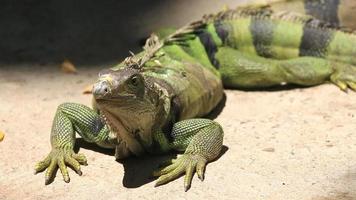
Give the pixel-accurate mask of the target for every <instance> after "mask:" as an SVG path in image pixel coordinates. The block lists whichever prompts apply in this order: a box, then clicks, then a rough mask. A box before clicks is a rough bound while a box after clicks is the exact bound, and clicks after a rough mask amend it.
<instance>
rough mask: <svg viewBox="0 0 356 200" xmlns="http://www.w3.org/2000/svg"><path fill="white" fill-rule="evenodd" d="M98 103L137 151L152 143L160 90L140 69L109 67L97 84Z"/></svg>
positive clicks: (112, 126)
mask: <svg viewBox="0 0 356 200" xmlns="http://www.w3.org/2000/svg"><path fill="white" fill-rule="evenodd" d="M93 95H94V99H95V102H96V106H97V108H98V109H99V111H100V113H101V115H102V116H103V118H104V119H105V120H106V122H107V124H108V125H109V126H110V129H111V130H112V131H113V132H115V134H116V137H117V139H118V141H119V143H120V142H125V146H126V147H127V148H128V149H129V150H130V151H131V152H132V153H134V154H139V153H140V151H142V149H143V146H146V145H147V146H149V145H151V143H152V135H151V133H152V126H154V125H155V124H156V121H157V117H158V116H159V113H160V111H161V110H162V106H161V105H160V103H159V92H158V91H156V90H154V89H153V88H152V84H151V83H150V82H149V81H148V79H147V78H146V77H145V76H144V74H143V73H142V72H141V70H140V69H137V68H135V67H129V66H128V67H123V68H120V69H118V70H105V71H103V72H101V73H100V74H99V78H98V80H97V82H96V83H95V84H94V87H93Z"/></svg>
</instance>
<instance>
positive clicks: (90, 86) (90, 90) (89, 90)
mask: <svg viewBox="0 0 356 200" xmlns="http://www.w3.org/2000/svg"><path fill="white" fill-rule="evenodd" d="M92 90H93V85H92V84H90V85H87V86H85V88H84V90H83V94H91V93H92Z"/></svg>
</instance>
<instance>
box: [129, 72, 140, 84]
mask: <svg viewBox="0 0 356 200" xmlns="http://www.w3.org/2000/svg"><path fill="white" fill-rule="evenodd" d="M138 82H139V81H138V77H137V76H136V75H134V76H132V77H131V80H130V83H131V85H133V86H137V85H138Z"/></svg>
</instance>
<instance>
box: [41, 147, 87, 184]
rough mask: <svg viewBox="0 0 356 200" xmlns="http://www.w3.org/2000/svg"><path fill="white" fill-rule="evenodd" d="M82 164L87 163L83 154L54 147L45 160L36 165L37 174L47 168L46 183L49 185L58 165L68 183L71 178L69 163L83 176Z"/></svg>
mask: <svg viewBox="0 0 356 200" xmlns="http://www.w3.org/2000/svg"><path fill="white" fill-rule="evenodd" d="M80 164H82V165H87V159H86V158H85V156H84V155H83V154H76V153H74V151H73V150H66V149H53V150H52V151H51V153H49V155H48V156H47V157H46V158H45V159H44V160H42V161H40V162H38V163H37V164H36V165H35V174H37V173H38V172H41V171H44V170H45V169H46V168H47V171H46V174H45V184H46V185H48V184H49V183H50V182H51V179H52V177H53V176H54V173H55V171H56V169H57V167H59V169H60V170H61V173H62V175H63V180H64V181H65V182H67V183H68V182H69V181H70V178H69V174H68V170H67V165H68V166H70V167H72V168H73V169H74V170H75V171H76V172H77V174H79V175H80V176H81V175H82V171H81V170H80Z"/></svg>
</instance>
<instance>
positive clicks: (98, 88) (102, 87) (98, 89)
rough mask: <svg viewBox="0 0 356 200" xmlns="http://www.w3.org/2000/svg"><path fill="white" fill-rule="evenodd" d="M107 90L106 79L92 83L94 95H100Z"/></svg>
mask: <svg viewBox="0 0 356 200" xmlns="http://www.w3.org/2000/svg"><path fill="white" fill-rule="evenodd" d="M108 92H109V88H108V84H107V82H106V81H101V82H98V83H96V84H95V85H94V88H93V94H94V95H95V96H102V95H105V94H107V93H108Z"/></svg>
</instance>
